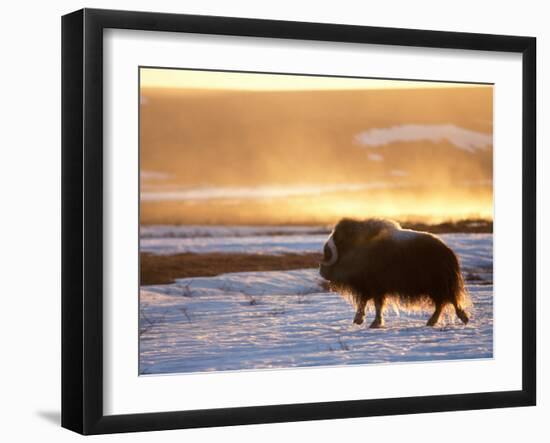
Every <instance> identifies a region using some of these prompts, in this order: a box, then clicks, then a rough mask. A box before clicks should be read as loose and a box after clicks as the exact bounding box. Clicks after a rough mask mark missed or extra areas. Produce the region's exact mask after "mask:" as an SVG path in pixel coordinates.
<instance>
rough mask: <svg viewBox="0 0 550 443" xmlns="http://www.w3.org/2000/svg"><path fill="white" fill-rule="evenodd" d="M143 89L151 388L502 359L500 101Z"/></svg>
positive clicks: (359, 89)
mask: <svg viewBox="0 0 550 443" xmlns="http://www.w3.org/2000/svg"><path fill="white" fill-rule="evenodd" d="M139 79H140V81H139V88H140V91H139V96H140V104H139V151H140V154H139V155H140V177H139V181H140V252H139V263H140V291H139V306H140V308H139V372H140V375H159V374H178V373H197V372H213V371H242V370H264V369H278V370H280V369H288V368H307V367H327V366H343V365H366V364H392V363H407V362H428V361H429V362H433V361H444V360H451V359H453V360H461V359H486V358H492V357H493V286H492V285H493V282H492V276H493V234H492V232H493V86H492V85H491V84H473V83H451V82H433V81H418V80H417V81H411V80H398V79H395V80H394V79H369V78H350V77H329V76H312V75H298V74H286V73H250V72H227V71H207V70H195V69H193V70H192V69H173V68H163V67H141V68H140V69H139Z"/></svg>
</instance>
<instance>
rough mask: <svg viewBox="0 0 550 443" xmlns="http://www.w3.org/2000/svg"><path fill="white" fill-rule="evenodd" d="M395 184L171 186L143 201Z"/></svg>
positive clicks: (303, 193)
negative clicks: (178, 187)
mask: <svg viewBox="0 0 550 443" xmlns="http://www.w3.org/2000/svg"><path fill="white" fill-rule="evenodd" d="M396 186H397V185H396V184H394V183H387V182H371V183H343V184H329V185H323V184H318V185H279V186H254V187H244V186H239V187H236V186H203V187H188V188H181V189H170V190H165V191H151V190H147V191H143V192H142V193H141V200H142V201H155V200H164V201H170V200H172V201H177V200H219V199H224V200H225V199H237V200H257V199H276V198H288V197H299V196H315V195H322V194H328V193H334V192H357V191H364V190H367V189H386V188H391V187H396Z"/></svg>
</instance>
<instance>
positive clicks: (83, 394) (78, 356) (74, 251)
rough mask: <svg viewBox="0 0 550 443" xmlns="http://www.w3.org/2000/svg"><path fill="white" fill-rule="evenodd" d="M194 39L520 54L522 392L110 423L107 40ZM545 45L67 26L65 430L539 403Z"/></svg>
mask: <svg viewBox="0 0 550 443" xmlns="http://www.w3.org/2000/svg"><path fill="white" fill-rule="evenodd" d="M108 28H118V29H132V30H147V31H171V32H192V33H199V34H217V35H226V36H250V37H269V38H279V39H300V40H317V41H331V42H353V43H369V44H378V45H398V46H416V47H431V48H455V49H471V50H480V51H503V52H510V53H519V54H521V55H522V65H523V80H522V81H523V86H522V87H523V97H522V101H523V104H522V106H523V109H522V111H523V113H522V118H523V120H522V127H523V145H522V154H523V165H522V168H523V169H522V171H523V189H522V193H523V194H522V195H523V201H522V204H523V208H522V211H523V214H522V220H523V233H522V241H523V245H522V254H523V256H522V288H523V293H522V313H521V315H522V331H521V333H522V388H521V390H517V391H506V392H478V393H468V394H457V395H436V396H421V397H404V398H391V399H372V400H358V401H333V402H323V403H307V404H283V405H265V406H260V407H236V408H225V409H208V410H191V411H167V412H160V413H142V414H131V415H104V413H103V407H102V404H103V336H102V325H103V318H102V312H103V298H102V290H103V289H102V284H103V275H102V272H103V271H102V269H103V227H102V224H103V197H102V196H103V166H102V165H103V147H102V138H103V110H102V109H103V108H102V106H103V95H102V94H103V88H102V83H103V78H102V77H103V39H102V36H103V31H104V30H105V29H108ZM535 63H536V39H535V38H533V37H518V36H504V35H485V34H471V33H456V32H441V31H424V30H412V29H391V28H379V27H365V26H349V25H339V24H320V23H302V22H289V21H275V20H256V19H244V18H230V17H211V16H196V15H180V14H164V13H150V12H127V11H110V10H97V9H83V10H79V11H76V12H73V13H71V14H68V15H65V16H63V18H62V426H63V427H65V428H68V429H71V430H73V431H76V432H79V433H82V434H103V433H115V432H132V431H150V430H161V429H179V428H195V427H212V426H229V425H240V424H254V423H273V422H288V421H302V420H320V419H331V418H347V417H363V416H380V415H393V414H414V413H425V412H436V411H458V410H467V409H488V408H502V407H515V406H530V405H535V403H536V315H535V314H536V312H535V310H536V275H535V274H536V163H535V162H536V158H535V157H536V154H535V151H536V136H535V135H536V134H535V131H536V119H535V115H536V97H535V95H536V90H535V84H536V69H535Z"/></svg>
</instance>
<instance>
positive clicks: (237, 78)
mask: <svg viewBox="0 0 550 443" xmlns="http://www.w3.org/2000/svg"><path fill="white" fill-rule="evenodd" d="M140 84H141V87H142V88H182V89H221V90H241V91H307V90H315V91H319V90H353V89H416V88H449V87H475V86H486V85H472V84H466V83H448V82H431V81H430V82H428V81H405V80H401V81H396V80H382V79H368V78H347V77H345V78H343V77H326V76H323V77H317V76H310V75H281V74H262V75H258V74H255V73H252V74H247V73H242V72H225V73H223V74H222V75H220V71H198V70H187V69H155V68H141V70H140Z"/></svg>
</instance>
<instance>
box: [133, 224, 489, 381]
mask: <svg viewBox="0 0 550 443" xmlns="http://www.w3.org/2000/svg"><path fill="white" fill-rule="evenodd" d="M258 234H260V235H258ZM262 234H263V235H262ZM441 237H442V238H443V239H444V241H445V242H446V243H447V244H449V246H451V247H452V248H453V249H454V250H455V251H456V252H457V253H458V254H459V256H460V259H461V263H462V267H463V271H464V274H465V277H466V279H467V288H468V290H469V292H470V295H471V298H472V301H473V304H474V306H473V311H472V315H471V321H470V323H469V324H468V325H467V326H464V325H462V323H460V321H459V320H457V319H456V318H455V316H454V314H452V315H447V316H446V317H445V318H444V319H443V320H442V322H441V324H440V325H438V327H436V328H430V327H427V326H425V323H426V321H427V319H428V318H429V316H430V314H431V313H429V312H423V311H411V312H404V311H398V310H395V309H394V308H392V307H389V309H388V310H387V313H386V316H385V317H386V327H385V328H383V329H377V330H372V329H368V328H367V326H368V323H369V322H370V321H371V320H372V316H373V313H372V312H369V313H368V314H367V320H366V323H365V324H364V325H362V326H357V325H353V324H352V319H353V314H354V313H353V308H352V307H351V306H350V305H349V304H348V302H347V301H345V300H344V299H343V298H342V297H340V296H339V295H338V294H336V293H331V292H327V291H326V290H324V289H323V288H322V282H323V280H322V279H321V278H320V276H319V275H318V272H317V270H316V269H304V270H295V271H270V272H241V273H232V274H223V275H219V276H217V277H197V278H189V279H180V280H178V281H177V282H176V283H174V284H170V285H159V286H143V287H142V288H141V293H140V306H141V318H140V370H141V372H142V373H143V374H161V373H178V372H202V371H221V370H242V369H262V368H288V367H298V366H300V367H305V366H328V365H346V364H367V363H381V362H406V361H422V360H445V359H467V358H490V357H492V354H493V333H492V331H493V293H492V290H493V286H492V235H491V234H446V235H442V236H441ZM160 239H162V238H154V237H153V238H144V239H142V250H143V249H145V250H147V247H146V246H145V245H147V243H148V242H149V240H154V241H158V240H160ZM163 240H165V242H166V243H165V245H164V247H165V249H164V250H162V253H168V252H167V249H168V250H170V251H178V252H180V251H182V250H184V251H193V252H214V251H216V252H256V253H264V254H265V253H281V251H282V248H283V246H284V248H287V249H285V250H284V251H286V252H297V253H300V252H319V251H320V248H321V246H322V244H323V242H324V241H325V240H326V235H318V234H315V233H311V234H310V233H304V232H295V231H294V232H290V233H286V234H285V235H278V233H277V234H276V235H271V234H267V235H266V234H265V233H258V232H250V233H249V234H248V236H246V234H244V235H242V236H240V237H237V236H231V235H227V233H223V234H222V235H217V236H216V235H211V236H209V237H207V236H204V237H201V238H197V237H182V236H181V235H180V236H176V235H174V236H172V237H171V238H164V239H163ZM170 241H172V242H173V243H176V244H177V245H178V247H177V248H176V249H170ZM144 243H145V245H144ZM149 246H150V244H149ZM193 248H195V249H193ZM155 252H158V251H155Z"/></svg>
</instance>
